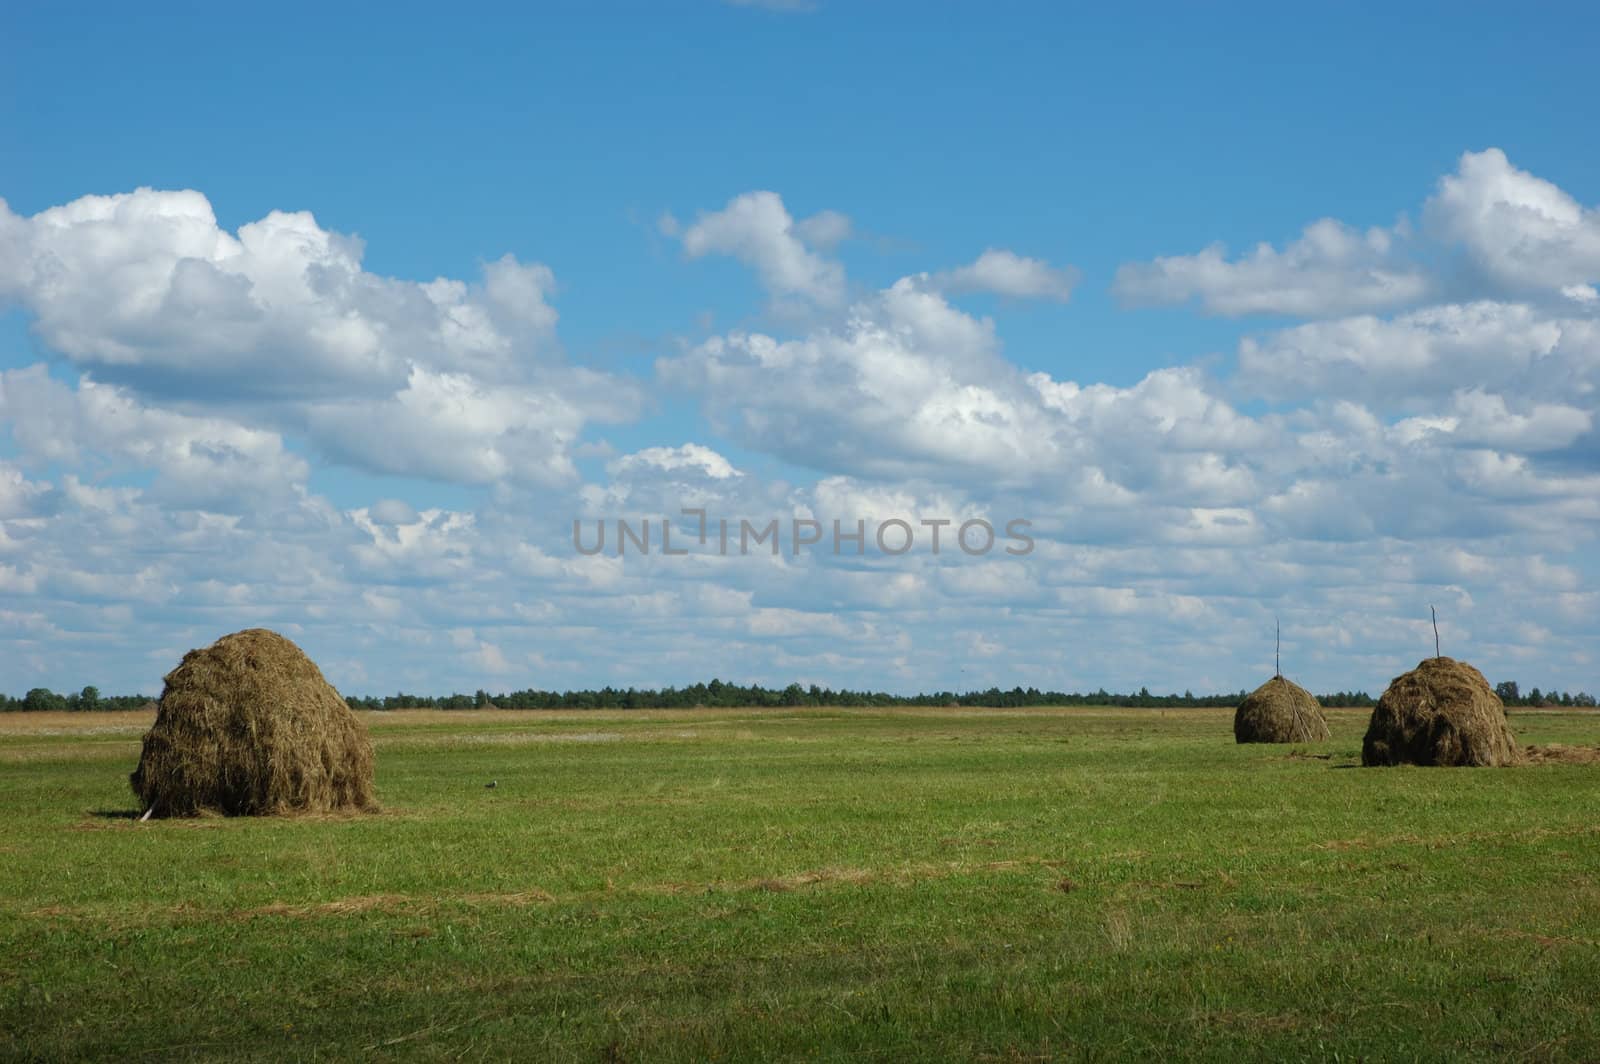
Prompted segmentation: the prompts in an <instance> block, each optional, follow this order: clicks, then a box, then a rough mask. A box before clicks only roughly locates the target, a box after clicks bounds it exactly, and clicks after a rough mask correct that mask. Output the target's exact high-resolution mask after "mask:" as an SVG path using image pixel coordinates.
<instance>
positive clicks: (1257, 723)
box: [1233, 676, 1331, 743]
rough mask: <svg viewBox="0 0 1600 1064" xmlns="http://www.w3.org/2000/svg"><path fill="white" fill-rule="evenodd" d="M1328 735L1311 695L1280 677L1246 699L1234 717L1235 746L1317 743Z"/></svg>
mask: <svg viewBox="0 0 1600 1064" xmlns="http://www.w3.org/2000/svg"><path fill="white" fill-rule="evenodd" d="M1330 734H1331V733H1330V732H1329V731H1328V719H1327V718H1326V717H1324V716H1323V715H1322V706H1321V705H1319V704H1318V703H1317V700H1316V699H1315V698H1313V697H1312V695H1311V692H1310V691H1307V690H1306V689H1305V688H1304V687H1301V686H1300V685H1299V684H1297V683H1294V682H1293V681H1291V680H1285V679H1284V678H1283V677H1282V676H1274V677H1273V678H1272V679H1270V680H1268V681H1267V682H1266V683H1264V684H1262V685H1261V686H1260V687H1257V688H1256V689H1255V690H1254V691H1252V692H1250V693H1249V694H1248V695H1246V696H1245V699H1244V701H1243V702H1240V703H1239V708H1238V709H1237V710H1235V711H1234V714H1233V738H1234V741H1235V742H1241V743H1320V742H1322V741H1323V740H1324V739H1327V738H1328V737H1329V736H1330Z"/></svg>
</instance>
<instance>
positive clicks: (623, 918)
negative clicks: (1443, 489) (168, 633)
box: [0, 708, 1600, 1061]
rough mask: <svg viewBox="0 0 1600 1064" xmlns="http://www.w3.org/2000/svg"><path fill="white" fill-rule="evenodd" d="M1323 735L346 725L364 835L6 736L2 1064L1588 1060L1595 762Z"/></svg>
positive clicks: (526, 722)
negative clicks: (1372, 762)
mask: <svg viewBox="0 0 1600 1064" xmlns="http://www.w3.org/2000/svg"><path fill="white" fill-rule="evenodd" d="M1328 715H1329V719H1330V723H1331V724H1332V726H1333V733H1334V734H1333V739H1332V740H1331V741H1329V742H1325V743H1318V744H1312V745H1300V746H1248V747H1241V746H1236V745H1235V744H1234V743H1233V741H1232V733H1231V719H1232V718H1231V713H1229V712H1228V711H1226V710H1185V711H1166V712H1162V711H1158V710H1136V709H1135V710H1122V709H1093V708H1089V709H1039V710H1004V711H1001V710H975V709H965V710H955V709H942V710H941V709H917V710H908V709H892V710H802V711H791V710H772V709H767V710H749V711H739V710H698V711H694V710H688V711H629V712H584V713H552V712H515V711H482V712H438V711H415V712H410V711H398V712H387V713H368V714H364V716H365V717H366V719H367V720H368V722H369V724H370V726H371V729H372V733H373V737H374V741H375V744H376V747H377V752H378V790H379V797H380V799H381V801H382V803H383V807H384V808H383V812H381V813H379V814H376V815H372V816H358V817H347V818H309V819H299V820H290V819H274V818H263V819H223V818H214V817H213V818H200V819H194V820H179V821H165V822H162V821H152V822H149V823H137V822H135V821H134V820H133V819H132V816H131V813H132V811H133V810H134V808H135V805H134V800H133V797H132V795H131V794H130V792H129V790H128V786H127V775H128V773H129V771H131V770H132V768H133V767H134V764H135V762H136V761H137V758H138V748H139V747H138V740H139V736H140V735H141V734H142V732H143V730H144V728H145V727H146V726H148V723H149V720H150V718H149V716H147V715H144V714H139V713H99V714H51V713H42V714H31V713H30V714H10V715H7V716H6V717H5V718H4V719H0V810H3V814H4V815H3V818H0V1056H3V1057H5V1058H8V1059H119V1060H127V1059H140V1058H163V1059H189V1058H194V1059H221V1058H227V1059H230V1060H237V1059H277V1058H282V1057H295V1058H305V1059H312V1058H327V1059H340V1060H346V1059H361V1058H364V1057H373V1058H385V1059H388V1058H404V1059H422V1060H446V1059H449V1060H455V1059H505V1058H516V1059H529V1060H543V1059H551V1060H561V1059H574V1060H589V1061H629V1060H640V1061H656V1060H666V1061H673V1060H730V1061H740V1060H752V1059H773V1058H779V1059H787V1058H804V1059H823V1060H830V1059H836V1060H844V1059H848V1060H884V1061H899V1060H914V1059H977V1060H993V1061H1032V1060H1104V1059H1124V1058H1130V1057H1144V1056H1151V1055H1162V1056H1166V1057H1170V1058H1173V1059H1197V1060H1205V1059H1212V1060H1216V1059H1225V1060H1238V1059H1242V1058H1247V1059H1307V1058H1315V1059H1319V1060H1327V1059H1405V1060H1433V1059H1472V1058H1480V1059H1487V1058H1494V1059H1505V1058H1516V1057H1525V1058H1529V1059H1537V1060H1562V1059H1567V1060H1593V1059H1596V1058H1597V1057H1600V1007H1597V1006H1600V786H1597V780H1600V765H1594V764H1590V765H1583V764H1562V763H1555V764H1535V765H1527V766H1522V767H1517V768H1507V769H1476V770H1469V769H1418V768H1395V769H1362V768H1360V767H1358V763H1359V753H1360V738H1361V733H1362V729H1363V727H1364V724H1365V721H1366V715H1367V714H1366V711H1364V710H1363V711H1354V710H1333V711H1330V712H1329V714H1328ZM1511 722H1512V726H1513V728H1514V729H1516V731H1517V733H1518V738H1519V740H1520V741H1521V742H1523V743H1564V744H1575V745H1594V744H1596V743H1600V714H1595V713H1593V712H1589V713H1582V712H1577V713H1572V712H1569V713H1560V712H1541V711H1531V710H1524V711H1513V712H1512V714H1511ZM490 781H495V782H496V786H495V787H493V788H488V787H486V786H485V784H486V783H488V782H490Z"/></svg>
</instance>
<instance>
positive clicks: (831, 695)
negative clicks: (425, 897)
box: [0, 680, 1595, 712]
mask: <svg viewBox="0 0 1600 1064" xmlns="http://www.w3.org/2000/svg"><path fill="white" fill-rule="evenodd" d="M1247 693H1248V692H1247V691H1243V690H1241V691H1237V692H1233V693H1229V694H1220V695H1197V694H1194V693H1192V692H1190V691H1185V692H1183V694H1181V695H1179V694H1166V695H1156V694H1151V693H1150V691H1149V690H1148V689H1147V688H1143V687H1141V688H1140V689H1139V691H1138V693H1137V694H1115V693H1113V692H1110V691H1106V690H1104V689H1101V690H1099V691H1091V692H1087V693H1082V694H1078V693H1074V694H1065V693H1063V692H1060V691H1041V690H1039V689H1038V688H1037V687H1026V688H1024V687H1013V688H1011V690H1009V691H1002V690H1001V689H1000V688H998V687H991V688H989V689H988V690H987V691H967V692H963V693H959V694H958V693H956V692H954V691H939V692H936V693H933V694H920V695H891V694H887V693H885V692H882V691H852V690H849V689H848V688H840V689H838V690H835V689H833V688H831V687H818V686H817V685H816V684H812V685H811V686H809V687H802V686H801V685H800V684H797V683H792V684H790V685H789V686H788V687H762V686H761V685H760V684H752V685H750V686H744V685H741V684H733V683H723V682H722V681H721V680H712V681H711V682H710V683H697V684H694V685H693V686H690V687H663V688H660V689H648V688H647V689H644V690H640V689H638V688H633V687H628V688H619V687H602V688H601V689H599V690H598V691H594V690H588V691H559V692H558V691H538V690H533V689H529V690H525V691H509V692H501V693H499V694H491V693H490V692H488V691H484V690H479V691H477V692H476V693H474V694H470V695H463V694H451V695H410V694H405V693H403V692H402V693H399V694H392V695H382V696H378V695H349V696H347V697H346V699H345V701H346V702H348V703H350V705H351V707H352V708H355V709H376V710H385V709H487V708H490V707H495V708H499V709H688V708H692V707H695V706H718V707H737V706H773V707H780V706H970V707H972V708H985V709H1006V708H1013V707H1017V706H1125V707H1129V708H1137V709H1180V708H1229V709H1231V708H1232V707H1234V706H1236V705H1238V704H1239V702H1240V700H1242V699H1243V698H1244V696H1245V695H1246V694H1247ZM1495 693H1496V694H1498V695H1499V696H1500V698H1501V701H1503V702H1505V704H1506V705H1508V706H1574V707H1585V708H1590V707H1593V706H1594V705H1595V699H1594V696H1593V695H1590V694H1588V693H1587V692H1582V691H1580V692H1579V693H1577V694H1575V695H1574V694H1568V693H1567V692H1565V691H1563V692H1560V693H1557V692H1555V691H1548V692H1545V691H1540V690H1539V689H1538V688H1537V687H1535V688H1532V689H1530V690H1529V691H1528V693H1527V694H1525V695H1524V694H1523V693H1522V691H1521V690H1520V688H1519V687H1518V686H1517V684H1516V682H1515V681H1511V680H1508V681H1505V682H1504V683H1501V684H1499V685H1497V686H1496V687H1495ZM151 700H152V699H151V696H149V695H102V694H101V693H100V691H99V690H98V689H97V688H94V687H85V688H84V689H83V690H81V691H79V692H78V693H76V694H66V695H63V694H57V693H55V692H54V691H51V690H49V689H48V688H44V687H35V688H34V689H33V690H31V691H29V692H28V693H27V694H25V695H23V696H22V697H21V698H11V697H9V696H7V695H0V712H26V711H36V710H57V711H62V710H67V711H82V712H93V711H96V710H110V709H138V708H140V707H141V706H143V705H145V704H146V703H148V702H150V701H151ZM1317 700H1318V701H1320V702H1321V703H1322V704H1323V705H1325V706H1370V705H1372V703H1373V698H1372V696H1371V695H1369V694H1367V693H1366V692H1365V691H1335V692H1333V693H1331V694H1324V695H1318V696H1317Z"/></svg>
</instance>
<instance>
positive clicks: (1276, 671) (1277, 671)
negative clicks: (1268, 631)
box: [1272, 617, 1283, 679]
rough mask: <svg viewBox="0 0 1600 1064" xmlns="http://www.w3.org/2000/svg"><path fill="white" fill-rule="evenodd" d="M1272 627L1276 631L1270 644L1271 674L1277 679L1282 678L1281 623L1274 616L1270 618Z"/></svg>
mask: <svg viewBox="0 0 1600 1064" xmlns="http://www.w3.org/2000/svg"><path fill="white" fill-rule="evenodd" d="M1272 627H1273V630H1274V631H1275V632H1276V635H1275V636H1274V639H1275V642H1274V643H1273V646H1272V675H1273V676H1276V677H1278V678H1279V679H1282V677H1283V660H1282V659H1283V624H1282V623H1281V622H1280V621H1279V620H1278V618H1276V617H1274V618H1272Z"/></svg>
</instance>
